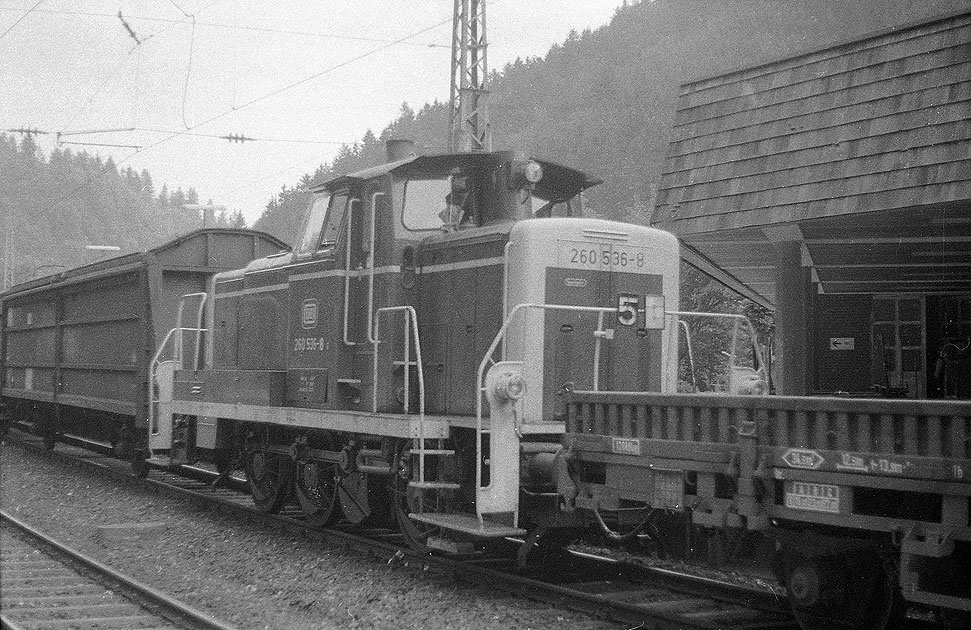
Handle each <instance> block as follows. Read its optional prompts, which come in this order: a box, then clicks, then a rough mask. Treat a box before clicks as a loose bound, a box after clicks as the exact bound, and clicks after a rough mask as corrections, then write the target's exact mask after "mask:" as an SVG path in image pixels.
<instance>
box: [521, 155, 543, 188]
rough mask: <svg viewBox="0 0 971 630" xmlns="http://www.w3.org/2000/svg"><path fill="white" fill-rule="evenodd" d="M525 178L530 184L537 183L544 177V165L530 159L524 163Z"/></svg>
mask: <svg viewBox="0 0 971 630" xmlns="http://www.w3.org/2000/svg"><path fill="white" fill-rule="evenodd" d="M523 178H524V179H525V180H526V181H527V182H529V183H530V184H535V183H537V182H538V181H539V180H541V179H543V167H542V166H540V164H539V162H533V161H532V160H530V161H529V162H526V164H524V165H523Z"/></svg>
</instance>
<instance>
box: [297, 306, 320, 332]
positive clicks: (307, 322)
mask: <svg viewBox="0 0 971 630" xmlns="http://www.w3.org/2000/svg"><path fill="white" fill-rule="evenodd" d="M300 321H301V323H302V324H303V327H304V328H306V329H310V328H316V327H317V300H304V301H303V307H302V308H301V315H300Z"/></svg>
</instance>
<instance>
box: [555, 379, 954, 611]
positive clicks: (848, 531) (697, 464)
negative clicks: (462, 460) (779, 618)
mask: <svg viewBox="0 0 971 630" xmlns="http://www.w3.org/2000/svg"><path fill="white" fill-rule="evenodd" d="M567 398H568V401H567V429H566V434H565V435H564V438H563V441H564V445H565V446H566V448H567V449H568V452H569V461H570V462H571V468H572V469H573V470H574V471H575V472H576V486H577V488H576V489H575V490H574V491H573V492H572V495H571V496H572V497H573V498H572V504H573V505H574V506H576V507H577V508H581V509H587V510H593V511H599V512H609V511H610V510H612V509H616V508H617V507H618V506H620V505H625V504H626V505H630V504H632V503H641V504H645V505H650V506H652V507H654V508H655V509H664V510H683V509H690V510H691V520H692V522H693V523H694V524H696V525H701V526H703V527H707V528H713V529H716V528H726V529H732V528H734V529H735V530H736V531H738V530H760V531H763V532H765V533H766V534H767V535H768V536H770V537H771V538H773V539H775V540H776V541H777V549H778V553H777V556H776V567H775V570H776V573H777V577H778V579H779V581H780V583H781V584H783V585H784V586H785V587H786V588H787V590H788V592H789V595H790V599H791V600H792V603H793V608H794V610H795V611H796V612H797V614H798V615H799V616H800V618H801V620H802V621H803V623H804V625H805V626H806V627H814V626H815V625H816V624H817V623H818V622H819V620H820V619H823V618H825V617H826V616H827V615H829V614H831V613H832V611H834V610H838V611H840V613H839V614H840V615H844V614H845V619H851V620H852V621H853V622H854V623H856V624H859V626H860V627H880V626H881V620H883V621H886V620H888V616H889V615H891V614H892V613H893V612H894V611H893V608H894V607H895V606H897V603H895V601H894V600H895V598H896V597H897V593H898V592H899V593H900V594H902V596H903V598H904V599H905V600H906V601H909V602H915V603H920V604H927V605H933V606H943V607H945V608H947V609H956V610H964V611H967V610H969V609H971V592H969V589H971V526H969V514H968V511H969V502H971V499H969V497H971V477H969V466H971V443H969V438H971V403H969V402H956V401H913V400H875V399H870V400H849V399H844V398H815V397H812V398H811V397H792V396H771V397H732V396H704V395H683V394H676V395H663V394H651V393H638V394H621V393H609V392H589V391H585V392H580V391H576V392H571V393H569V394H568V395H567Z"/></svg>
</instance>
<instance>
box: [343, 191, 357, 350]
mask: <svg viewBox="0 0 971 630" xmlns="http://www.w3.org/2000/svg"><path fill="white" fill-rule="evenodd" d="M356 203H358V204H359V203H361V200H360V199H351V200H350V202H348V204H347V239H346V241H345V243H346V245H345V251H344V345H345V346H356V345H357V342H356V341H351V340H350V339H348V338H347V335H348V330H347V327H348V314H349V313H350V308H351V301H350V298H351V250H352V249H353V247H352V246H351V243H352V242H353V241H352V240H351V230H352V229H353V226H354V204H356Z"/></svg>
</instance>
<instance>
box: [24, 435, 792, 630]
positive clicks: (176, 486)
mask: <svg viewBox="0 0 971 630" xmlns="http://www.w3.org/2000/svg"><path fill="white" fill-rule="evenodd" d="M67 441H69V442H70V443H68V444H65V443H59V445H58V450H57V451H47V450H45V449H44V448H43V445H42V443H41V441H40V440H39V439H38V438H34V437H33V436H30V435H27V434H24V433H20V432H19V431H18V432H11V435H10V436H8V442H10V443H13V444H16V445H17V446H19V447H21V448H24V449H28V450H30V451H33V452H36V453H39V454H43V455H46V456H49V457H53V458H57V459H59V460H62V461H67V462H70V463H71V464H73V465H78V466H88V467H94V468H97V469H98V470H99V471H101V472H102V473H105V472H107V473H109V474H110V475H111V476H112V477H115V478H117V479H120V480H123V481H125V482H127V483H132V484H148V485H150V486H152V487H153V489H155V490H157V491H159V492H161V493H164V494H167V495H169V496H174V497H178V498H181V499H183V500H190V501H193V502H198V503H200V504H203V505H206V506H207V507H209V508H213V509H218V510H220V511H223V512H227V513H232V514H234V515H235V516H237V517H241V518H243V519H246V520H249V521H252V522H257V523H261V524H263V525H269V526H271V527H274V528H278V529H281V530H285V531H287V532H291V533H295V534H298V535H302V536H306V537H308V538H310V539H314V540H319V541H321V542H326V543H328V544H331V545H333V544H336V545H338V546H339V547H341V548H343V549H353V550H357V551H360V552H363V553H365V554H367V555H369V556H372V557H379V558H387V559H389V562H400V563H403V564H417V565H420V566H421V567H422V568H423V569H427V570H435V571H437V572H441V573H444V574H450V575H451V576H452V577H453V578H454V579H455V580H459V581H462V582H465V583H470V584H478V585H482V586H488V587H491V588H497V589H500V590H504V591H507V592H512V593H516V594H519V595H524V596H527V597H529V598H532V599H535V600H539V601H544V602H547V603H550V604H552V605H555V606H558V607H563V608H566V609H570V610H575V611H581V612H586V613H589V614H592V615H595V616H598V617H601V618H607V619H611V620H615V621H618V622H622V623H624V624H627V625H628V627H632V628H633V627H637V628H644V629H651V630H667V629H674V628H678V629H689V628H690V629H698V630H712V629H715V628H720V629H724V630H727V629H737V630H776V629H778V630H782V629H790V630H792V629H796V628H798V624H797V623H796V621H795V620H794V619H793V618H792V616H791V614H790V613H789V611H788V608H787V606H786V604H785V600H784V599H782V598H778V597H777V596H775V595H774V594H772V593H770V592H768V591H760V590H756V589H752V588H748V587H743V586H735V585H728V584H724V583H721V582H716V581H713V580H706V579H700V578H695V577H692V576H686V575H682V574H678V573H674V572H671V571H665V570H657V569H652V568H649V567H643V566H640V565H632V564H627V563H621V562H618V561H614V560H610V559H606V558H602V557H599V556H595V555H591V554H583V553H576V552H572V551H571V552H567V553H564V554H563V556H562V557H561V558H558V561H557V563H556V564H555V565H554V564H550V563H543V566H542V567H539V568H532V569H527V570H523V569H520V568H519V567H518V566H517V565H516V564H515V561H514V560H513V559H512V558H514V555H515V554H509V556H512V558H508V557H492V558H484V559H470V560H468V559H467V560H456V559H453V558H445V557H438V556H429V555H423V554H418V553H416V552H414V551H413V550H411V549H409V548H407V547H406V546H405V545H404V542H403V540H402V537H401V536H400V535H399V534H398V533H397V532H396V531H394V530H389V529H366V530H359V529H355V530H354V531H353V532H351V531H348V530H345V529H342V528H340V527H337V528H330V529H317V528H313V527H310V526H309V525H307V524H305V523H304V522H303V517H302V516H303V515H302V513H301V511H300V510H299V508H296V507H295V506H288V507H287V508H284V510H283V511H281V513H279V514H276V515H267V514H264V513H261V512H259V511H257V510H255V509H254V508H253V507H252V503H251V499H250V497H249V495H248V493H247V491H246V487H245V483H244V482H242V481H241V480H239V479H234V478H230V479H228V480H225V481H227V482H228V483H224V484H221V485H220V487H215V488H214V487H213V485H212V482H213V481H214V480H215V478H216V473H215V472H210V471H206V470H202V469H198V468H191V467H189V468H186V467H183V468H181V469H179V471H177V472H173V471H169V470H159V469H154V470H153V471H152V473H151V475H150V476H149V478H147V479H139V478H137V477H135V476H133V475H131V474H130V469H129V466H128V464H127V463H126V462H123V461H120V460H118V459H115V458H112V457H110V456H109V455H108V454H106V452H98V451H105V449H104V448H98V445H96V444H91V443H86V442H84V441H82V440H73V439H72V440H67ZM92 449H96V450H92ZM510 544H511V545H512V544H514V543H512V542H511V543H510Z"/></svg>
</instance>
